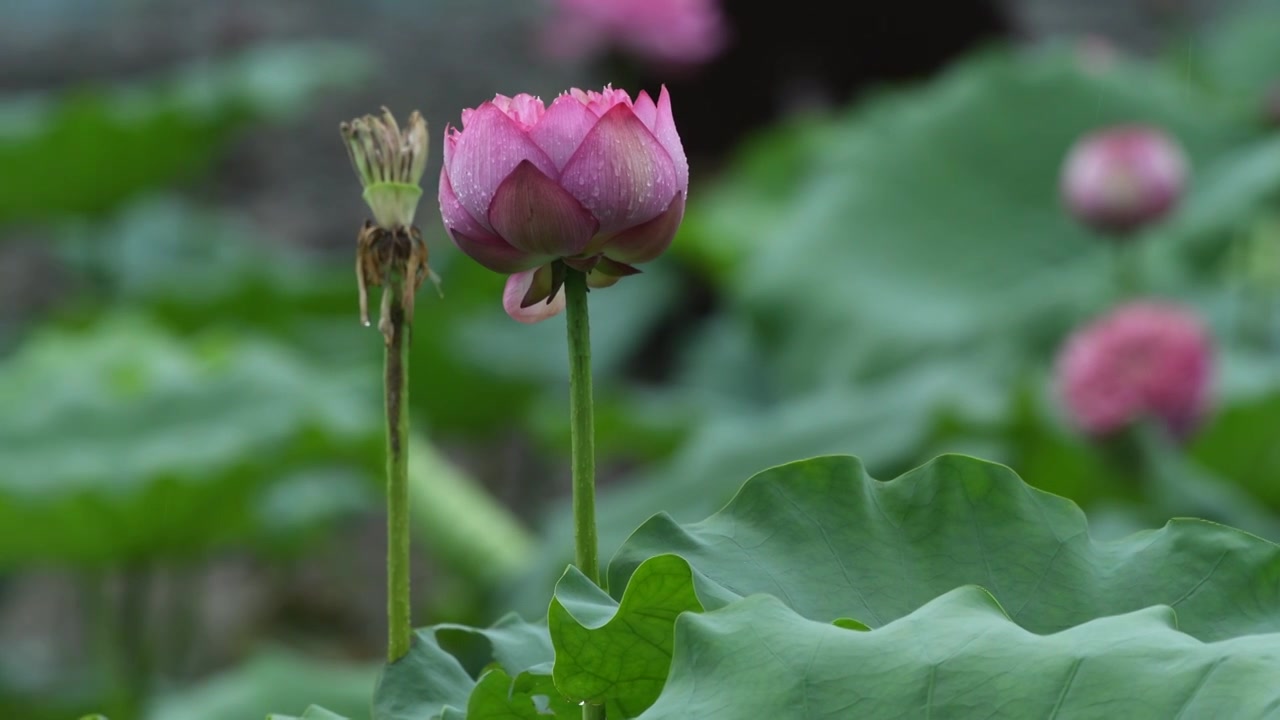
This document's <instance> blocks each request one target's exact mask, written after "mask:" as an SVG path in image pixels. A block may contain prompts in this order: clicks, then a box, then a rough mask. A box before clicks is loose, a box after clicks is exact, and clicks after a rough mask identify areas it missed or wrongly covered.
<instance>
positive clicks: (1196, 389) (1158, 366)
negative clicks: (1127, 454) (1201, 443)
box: [1057, 301, 1213, 440]
mask: <svg viewBox="0 0 1280 720" xmlns="http://www.w3.org/2000/svg"><path fill="white" fill-rule="evenodd" d="M1212 374H1213V344H1212V341H1211V339H1210V337H1209V334H1208V332H1207V331H1206V330H1205V327H1204V325H1203V324H1202V323H1201V322H1200V320H1199V318H1198V317H1196V315H1195V314H1194V313H1192V312H1191V311H1189V310H1186V309H1184V308H1182V307H1179V306H1177V305H1173V304H1169V303H1164V302H1156V301H1140V302H1133V303H1129V304H1127V305H1123V306H1121V307H1119V308H1116V309H1114V310H1112V311H1111V312H1109V313H1108V314H1106V315H1104V316H1102V317H1101V318H1098V319H1096V320H1094V321H1093V322H1091V323H1089V324H1088V325H1086V326H1084V327H1083V328H1080V329H1079V330H1077V331H1076V332H1075V333H1073V334H1072V335H1071V337H1070V338H1068V339H1067V342H1066V343H1065V344H1064V346H1063V348H1062V351H1061V352H1060V354H1059V356H1058V363H1057V383H1058V391H1059V393H1060V395H1061V397H1062V401H1063V403H1064V405H1065V407H1066V410H1067V414H1068V416H1069V418H1070V419H1071V421H1072V422H1073V423H1074V424H1075V425H1076V426H1077V427H1078V428H1079V429H1080V430H1082V431H1084V432H1085V433H1087V434H1089V435H1093V436H1098V437H1102V436H1108V435H1112V434H1115V433H1117V432H1119V431H1121V430H1123V429H1125V428H1126V427H1128V426H1129V425H1130V424H1132V423H1134V422H1135V421H1138V420H1141V419H1143V418H1151V419H1154V420H1157V421H1158V422H1160V423H1161V424H1162V425H1163V426H1164V427H1165V429H1166V430H1167V431H1168V432H1169V434H1170V435H1171V436H1172V437H1174V438H1176V439H1179V440H1185V439H1186V438H1188V437H1189V436H1190V435H1191V434H1192V433H1193V432H1194V431H1195V430H1196V429H1197V428H1198V427H1199V426H1200V423H1201V421H1202V420H1203V419H1204V416H1205V413H1206V411H1207V410H1208V406H1209V400H1210V392H1209V391H1210V381H1211V377H1212Z"/></svg>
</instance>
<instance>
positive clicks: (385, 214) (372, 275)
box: [340, 108, 439, 342]
mask: <svg viewBox="0 0 1280 720" xmlns="http://www.w3.org/2000/svg"><path fill="white" fill-rule="evenodd" d="M340 128H341V130H342V137H343V139H344V140H346V145H347V154H348V155H350V156H351V164H352V166H354V167H355V170H356V175H357V176H358V177H359V178H360V184H361V185H362V186H363V187H364V200H365V203H367V204H368V205H369V209H370V210H372V211H373V220H372V221H370V222H366V223H365V226H364V227H363V228H362V229H361V230H360V234H359V238H358V241H357V246H356V278H357V281H358V283H359V287H360V319H361V320H362V321H363V322H364V323H365V324H366V325H368V324H369V317H368V316H369V312H368V305H369V301H368V286H370V285H373V286H375V287H378V286H382V287H384V288H386V289H385V290H384V292H383V297H382V316H381V319H380V321H379V323H378V327H379V329H381V330H382V333H383V335H384V336H386V338H387V341H388V342H390V341H391V336H392V332H393V329H392V323H391V320H390V314H391V303H392V299H393V297H392V292H391V290H392V289H393V288H398V289H399V290H400V292H401V297H400V300H399V302H400V304H401V306H402V307H403V308H404V315H405V319H406V321H408V322H411V321H412V320H413V298H414V294H415V293H416V292H417V290H418V288H419V287H421V286H422V282H423V281H424V280H426V279H427V278H430V279H431V280H432V282H433V283H437V289H439V285H438V282H437V278H436V276H435V273H433V272H432V271H431V268H430V267H429V266H428V265H427V246H426V243H425V242H423V240H422V233H420V232H419V231H418V229H417V228H416V227H414V226H413V217H414V214H415V212H416V211H417V208H418V200H419V198H421V197H422V188H421V187H419V185H418V183H419V182H421V180H422V173H423V171H424V170H425V168H426V164H427V124H426V122H425V121H423V119H422V116H421V115H420V114H418V113H417V112H414V113H413V114H412V115H410V116H409V122H408V125H407V126H406V127H405V129H403V130H401V129H400V126H399V125H398V124H397V123H396V119H395V117H394V116H392V114H391V111H390V110H387V109H386V108H383V109H382V116H381V117H374V116H372V115H365V116H364V117H361V118H356V119H355V120H352V121H351V122H344V123H342V125H341V126H340Z"/></svg>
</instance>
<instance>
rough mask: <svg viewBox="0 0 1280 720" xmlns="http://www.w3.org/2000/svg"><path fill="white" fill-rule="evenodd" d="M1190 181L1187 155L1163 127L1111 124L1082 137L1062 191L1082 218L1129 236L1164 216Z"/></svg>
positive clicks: (1109, 231)
mask: <svg viewBox="0 0 1280 720" xmlns="http://www.w3.org/2000/svg"><path fill="white" fill-rule="evenodd" d="M1186 182H1187V158H1186V154H1185V153H1183V151H1182V148H1181V147H1180V146H1179V145H1178V143H1177V141H1175V140H1174V139H1173V138H1171V137H1169V136H1168V135H1167V134H1165V133H1164V132H1163V131H1161V130H1159V129H1157V128H1153V127H1146V126H1140V125H1128V126H1119V127H1113V128H1107V129H1105V130H1101V131H1099V132H1095V133H1092V134H1090V135H1086V136H1085V137H1083V138H1081V139H1080V140H1079V141H1077V142H1076V144H1075V146H1073V147H1072V148H1071V152H1070V154H1068V156H1067V160H1066V163H1065V164H1064V165H1063V168H1062V196H1063V199H1064V201H1065V202H1066V205H1067V207H1068V208H1069V209H1070V210H1071V213H1072V214H1073V215H1075V217H1076V219H1078V220H1079V221H1080V222H1082V223H1084V224H1085V225H1088V226H1089V227H1092V228H1093V229H1095V230H1097V231H1099V232H1102V233H1106V234H1108V235H1112V236H1117V237H1119V236H1124V235H1127V234H1129V233H1131V232H1133V231H1134V230H1137V229H1140V228H1142V227H1145V226H1147V225H1150V224H1151V223H1154V222H1156V221H1157V220H1159V219H1161V218H1163V217H1164V216H1165V215H1166V214H1168V212H1169V211H1170V210H1172V209H1173V208H1174V206H1175V205H1177V203H1178V200H1179V199H1180V198H1181V196H1182V191H1183V188H1184V186H1185V185H1186Z"/></svg>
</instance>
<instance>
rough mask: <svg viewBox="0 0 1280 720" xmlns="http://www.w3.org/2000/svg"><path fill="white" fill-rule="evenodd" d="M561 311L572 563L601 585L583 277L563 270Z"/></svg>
mask: <svg viewBox="0 0 1280 720" xmlns="http://www.w3.org/2000/svg"><path fill="white" fill-rule="evenodd" d="M564 292H565V312H566V317H567V319H568V326H569V427H570V429H571V430H572V441H571V445H572V457H573V544H574V550H575V553H574V558H575V560H574V563H575V564H576V565H577V566H578V569H579V570H581V571H582V574H583V575H586V576H587V578H588V579H590V580H591V582H593V583H595V584H596V585H599V584H600V559H599V556H598V554H597V553H598V551H597V549H596V430H595V420H594V419H593V418H592V406H591V321H590V318H589V317H588V315H587V276H586V275H585V274H584V273H582V272H580V271H578V270H574V269H573V268H566V269H565V280H564Z"/></svg>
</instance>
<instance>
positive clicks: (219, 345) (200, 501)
mask: <svg viewBox="0 0 1280 720" xmlns="http://www.w3.org/2000/svg"><path fill="white" fill-rule="evenodd" d="M355 370H357V371H358V368H356V369H355ZM375 380H376V379H375V378H369V379H368V381H366V380H364V379H362V378H361V377H360V374H357V373H356V372H354V371H346V372H337V371H333V370H332V369H327V368H325V367H323V366H318V365H316V364H314V363H312V362H309V361H308V360H306V359H305V358H303V357H300V356H299V355H298V354H297V353H296V352H294V351H291V350H288V349H286V348H283V347H281V346H279V345H277V344H275V343H271V342H267V341H265V340H259V339H253V338H236V337H233V336H229V335H227V334H225V333H218V332H207V333H203V334H198V335H194V336H190V337H178V336H174V335H171V334H168V333H166V332H164V331H162V330H160V329H159V328H157V327H155V326H154V325H151V324H149V323H147V322H144V321H142V320H139V319H136V318H132V319H131V318H121V317H116V318H106V319H104V320H103V321H102V322H100V323H99V324H97V325H95V326H92V327H89V328H85V329H81V330H48V331H45V332H42V333H40V334H37V335H35V336H33V337H32V338H31V339H30V340H29V341H28V342H27V343H25V344H24V345H23V346H22V347H21V349H20V351H19V352H18V353H17V354H16V355H13V356H11V357H10V358H9V359H8V360H7V361H6V362H5V363H4V365H3V370H2V371H0V407H3V408H4V412H3V414H0V457H3V458H4V462H3V464H2V465H0V566H6V567H13V566H20V565H26V564H31V563H47V562H58V563H73V564H89V565H92V564H101V563H108V564H110V563H116V562H122V561H127V560H130V559H135V560H136V559H148V558H151V559H154V558H158V557H181V556H185V555H188V554H191V553H197V552H201V551H205V550H208V549H210V548H212V547H215V546H219V545H225V544H228V543H243V542H247V541H251V540H259V539H261V540H265V539H271V538H273V537H276V536H278V535H280V534H282V533H283V534H287V533H288V531H291V530H293V529H296V528H297V526H299V525H306V524H307V523H308V522H309V520H315V519H318V518H315V517H313V515H314V513H311V512H303V511H304V510H307V509H308V508H309V509H313V510H316V511H318V512H319V513H320V514H322V515H330V511H332V510H344V509H346V510H349V509H351V508H352V507H367V505H368V502H369V501H370V500H372V497H371V493H369V492H368V491H367V487H368V486H367V485H366V481H365V476H364V474H363V470H364V468H366V467H368V465H369V464H370V462H371V460H370V459H371V458H375V457H377V451H378V447H379V445H380V443H379V442H378V440H379V437H380V428H381V422H380V417H379V413H378V412H377V407H376V403H374V402H370V401H369V399H370V398H374V397H377V390H376V385H375V384H374V381H375ZM341 468H347V469H349V470H350V472H346V473H341V472H337V473H335V470H338V469H341ZM335 503H336V505H335ZM281 508H285V509H288V510H289V512H287V513H281V512H277V510H279V509H281Z"/></svg>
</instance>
